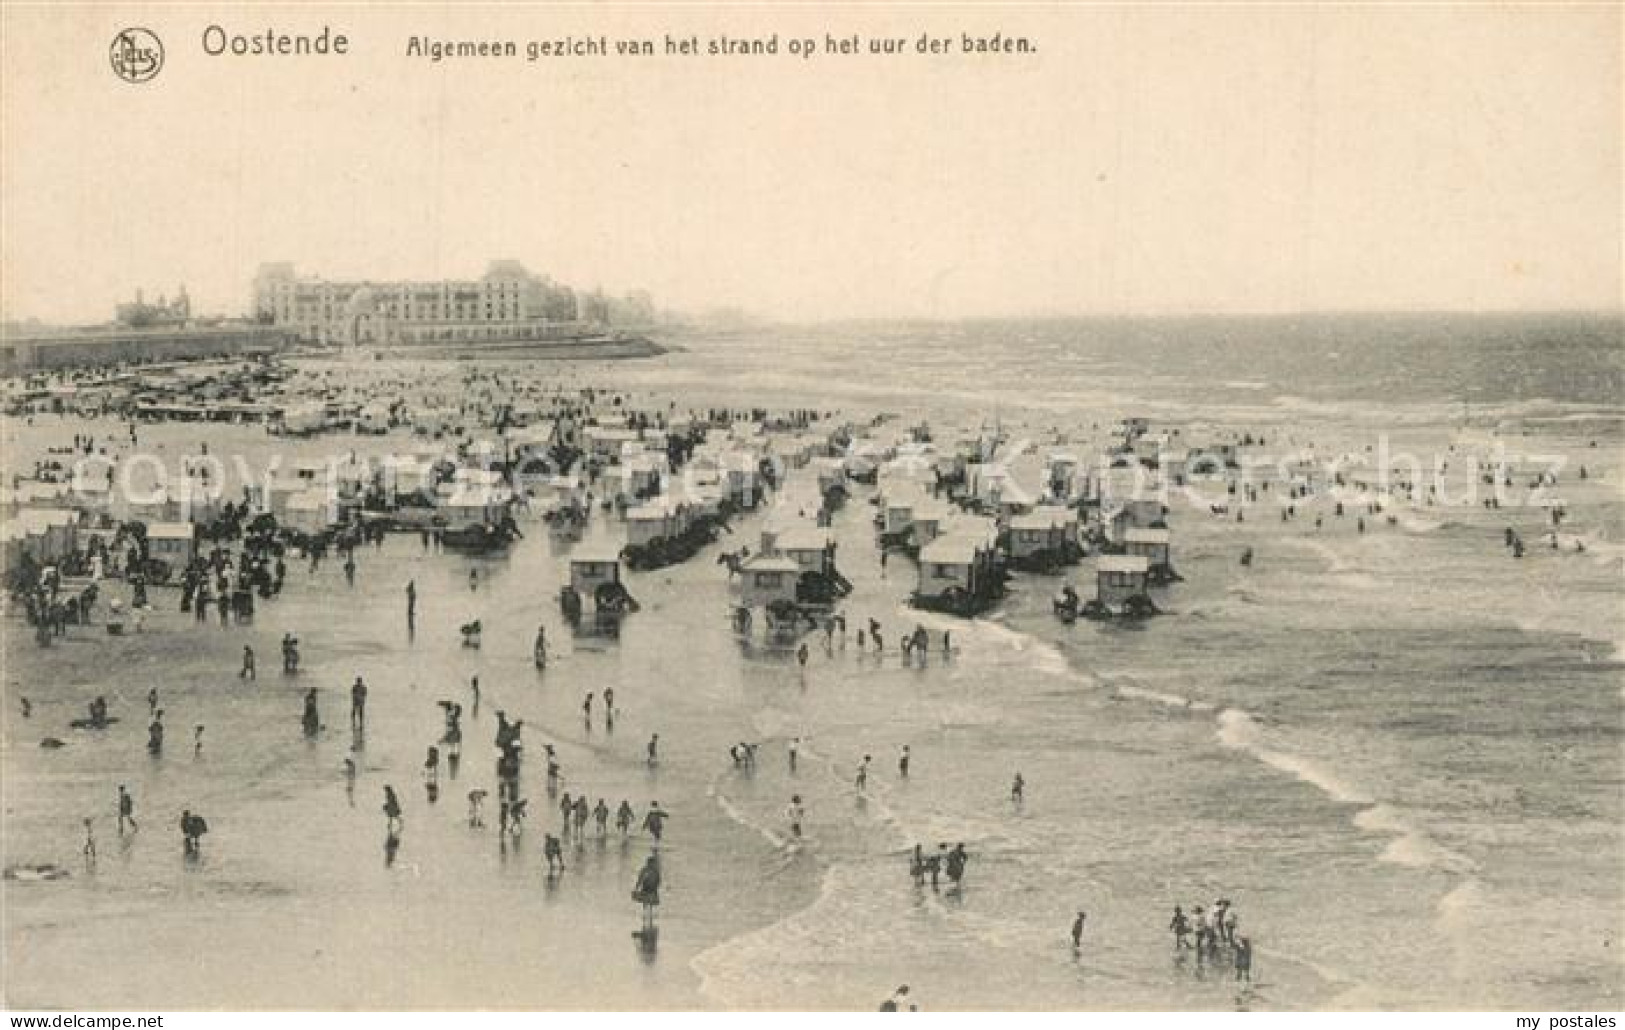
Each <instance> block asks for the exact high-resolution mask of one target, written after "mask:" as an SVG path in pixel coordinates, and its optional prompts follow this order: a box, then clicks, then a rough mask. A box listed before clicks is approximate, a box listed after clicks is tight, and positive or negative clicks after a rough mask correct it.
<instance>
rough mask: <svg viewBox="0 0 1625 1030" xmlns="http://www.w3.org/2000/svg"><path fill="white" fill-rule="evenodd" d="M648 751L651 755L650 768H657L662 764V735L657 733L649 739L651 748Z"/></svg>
mask: <svg viewBox="0 0 1625 1030" xmlns="http://www.w3.org/2000/svg"><path fill="white" fill-rule="evenodd" d="M647 750H648V755H649V757H648V763H649V768H651V769H653V768H654V767H655V766H657V765H659V764H660V734H658V733H656V734H655V735H654V736H652V737H650V738H649V747H648V749H647Z"/></svg>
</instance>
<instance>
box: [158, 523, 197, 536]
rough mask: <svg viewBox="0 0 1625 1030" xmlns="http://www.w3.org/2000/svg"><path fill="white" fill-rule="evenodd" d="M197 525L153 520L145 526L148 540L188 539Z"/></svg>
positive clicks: (194, 531)
mask: <svg viewBox="0 0 1625 1030" xmlns="http://www.w3.org/2000/svg"><path fill="white" fill-rule="evenodd" d="M196 535H197V527H196V526H194V525H193V524H192V523H190V522H153V523H150V524H149V525H148V526H147V539H148V540H190V539H192V538H193V537H194V536H196Z"/></svg>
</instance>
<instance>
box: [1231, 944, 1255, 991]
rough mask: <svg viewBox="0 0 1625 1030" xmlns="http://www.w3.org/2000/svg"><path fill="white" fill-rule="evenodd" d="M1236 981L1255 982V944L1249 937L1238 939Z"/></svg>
mask: <svg viewBox="0 0 1625 1030" xmlns="http://www.w3.org/2000/svg"><path fill="white" fill-rule="evenodd" d="M1235 961H1236V980H1237V981H1241V980H1245V981H1247V982H1248V983H1252V982H1253V942H1252V940H1251V939H1250V938H1247V937H1238V938H1236V959H1235Z"/></svg>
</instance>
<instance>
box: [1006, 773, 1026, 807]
mask: <svg viewBox="0 0 1625 1030" xmlns="http://www.w3.org/2000/svg"><path fill="white" fill-rule="evenodd" d="M1026 796H1027V781H1026V780H1024V779H1022V778H1021V773H1020V772H1019V771H1018V772H1017V773H1016V778H1015V780H1014V781H1013V782H1012V783H1011V784H1010V802H1011V803H1012V804H1015V805H1020V804H1021V803H1022V801H1023V800H1025V799H1026Z"/></svg>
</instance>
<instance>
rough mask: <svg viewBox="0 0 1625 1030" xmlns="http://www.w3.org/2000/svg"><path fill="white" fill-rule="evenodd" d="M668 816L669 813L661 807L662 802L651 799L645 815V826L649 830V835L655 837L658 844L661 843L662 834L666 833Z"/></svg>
mask: <svg viewBox="0 0 1625 1030" xmlns="http://www.w3.org/2000/svg"><path fill="white" fill-rule="evenodd" d="M666 818H667V814H666V812H665V811H663V810H662V809H661V807H660V802H658V801H651V802H650V803H649V811H648V813H647V814H646V815H644V817H643V828H644V829H645V830H648V831H649V835H650V836H651V837H653V838H654V839H655V843H657V844H658V843H660V837H661V835H662V834H663V833H665V830H666Z"/></svg>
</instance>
